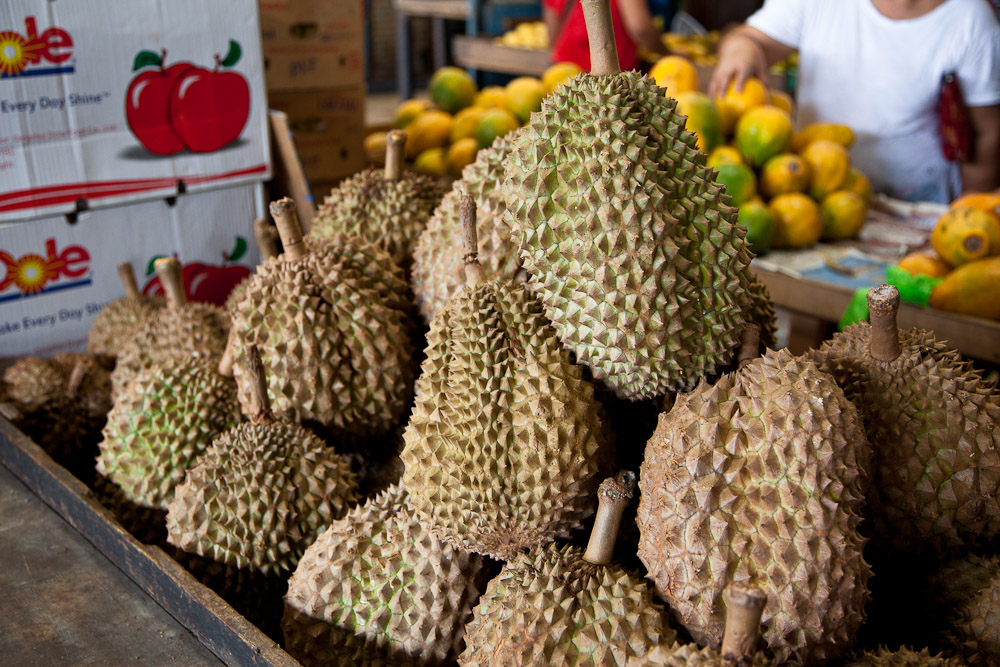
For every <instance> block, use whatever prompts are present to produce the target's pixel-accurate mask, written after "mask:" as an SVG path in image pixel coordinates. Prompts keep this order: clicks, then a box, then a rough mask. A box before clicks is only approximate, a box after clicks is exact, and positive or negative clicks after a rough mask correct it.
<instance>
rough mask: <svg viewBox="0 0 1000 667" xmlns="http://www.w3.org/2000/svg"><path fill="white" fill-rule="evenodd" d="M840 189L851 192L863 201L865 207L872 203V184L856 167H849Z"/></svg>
mask: <svg viewBox="0 0 1000 667" xmlns="http://www.w3.org/2000/svg"><path fill="white" fill-rule="evenodd" d="M840 189H841V190H849V191H851V192H853V193H854V194H856V195H857V196H859V197H861V198H862V199H864V200H865V204H866V205H867V204H871V203H872V183H871V181H869V180H868V177H867V176H865V175H864V174H863V173H861V170H860V169H858V168H857V167H851V168H850V169H848V170H847V178H845V179H844V183H843V185H841V186H840Z"/></svg>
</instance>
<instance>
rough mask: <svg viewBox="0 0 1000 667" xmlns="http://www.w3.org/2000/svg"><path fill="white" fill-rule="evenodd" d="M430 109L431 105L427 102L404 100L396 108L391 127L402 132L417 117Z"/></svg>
mask: <svg viewBox="0 0 1000 667" xmlns="http://www.w3.org/2000/svg"><path fill="white" fill-rule="evenodd" d="M430 108H431V103H430V102H428V101H427V100H406V101H405V102H403V103H402V104H400V105H399V106H398V107H396V117H395V118H394V119H393V122H392V126H393V127H394V128H396V129H397V130H402V129H403V128H405V127H406V126H407V125H409V124H410V123H412V122H413V121H414V120H415V119H416V118H417V116H419V115H420V114H422V113H423V112H425V111H427V110H428V109H430Z"/></svg>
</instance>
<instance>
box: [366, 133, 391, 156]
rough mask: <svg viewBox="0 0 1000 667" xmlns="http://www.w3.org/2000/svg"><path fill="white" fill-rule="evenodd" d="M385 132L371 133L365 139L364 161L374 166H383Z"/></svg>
mask: <svg viewBox="0 0 1000 667" xmlns="http://www.w3.org/2000/svg"><path fill="white" fill-rule="evenodd" d="M385 145H386V138H385V132H372V133H371V134H369V135H368V136H367V137H365V159H366V160H368V161H369V162H374V163H376V164H385Z"/></svg>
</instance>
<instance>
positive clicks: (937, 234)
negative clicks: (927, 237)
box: [931, 206, 1000, 266]
mask: <svg viewBox="0 0 1000 667" xmlns="http://www.w3.org/2000/svg"><path fill="white" fill-rule="evenodd" d="M931 247H932V248H934V251H935V252H936V253H937V254H938V255H939V256H940V257H941V259H943V260H944V261H946V262H948V263H949V264H951V265H952V266H959V265H961V264H965V263H966V262H971V261H972V260H974V259H980V258H982V257H987V256H989V255H997V254H1000V219H998V218H997V216H995V215H993V214H992V213H990V212H988V211H984V210H983V209H981V208H975V207H973V206H956V207H954V208H949V209H948V210H947V211H945V212H944V215H942V216H941V217H940V218H938V221H937V224H935V225H934V229H933V231H931Z"/></svg>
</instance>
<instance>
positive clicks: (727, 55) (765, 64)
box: [708, 24, 795, 97]
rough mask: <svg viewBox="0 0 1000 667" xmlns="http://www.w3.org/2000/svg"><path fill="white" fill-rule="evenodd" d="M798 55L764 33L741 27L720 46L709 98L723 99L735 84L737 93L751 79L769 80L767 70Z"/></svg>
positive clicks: (750, 27) (731, 33)
mask: <svg viewBox="0 0 1000 667" xmlns="http://www.w3.org/2000/svg"><path fill="white" fill-rule="evenodd" d="M794 52H795V49H793V48H792V47H790V46H788V45H787V44H782V43H781V42H779V41H778V40H776V39H774V38H772V37H770V36H768V35H767V34H765V33H764V32H762V31H760V30H758V29H757V28H754V27H753V26H749V25H746V24H744V25H741V26H739V27H737V28H735V29H733V30H732V31H731V32H729V33H728V34H727V35H726V36H725V37H724V38H723V39H722V41H721V42H720V43H719V64H718V65H716V66H715V71H714V72H713V73H712V80H711V82H710V83H709V85H708V94H709V96H710V97H721V96H722V95H723V94H724V93H725V92H726V89H727V88H728V87H729V82H730V81H734V82H735V83H736V89H737V90H743V84H744V83H746V80H747V79H749V78H750V77H751V76H756V77H757V78H759V79H762V80H766V77H767V72H768V68H769V67H770V66H771V65H773V64H774V63H777V62H780V61H782V60H784V59H785V58H787V57H788V56H790V55H791V54H792V53H794Z"/></svg>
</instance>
